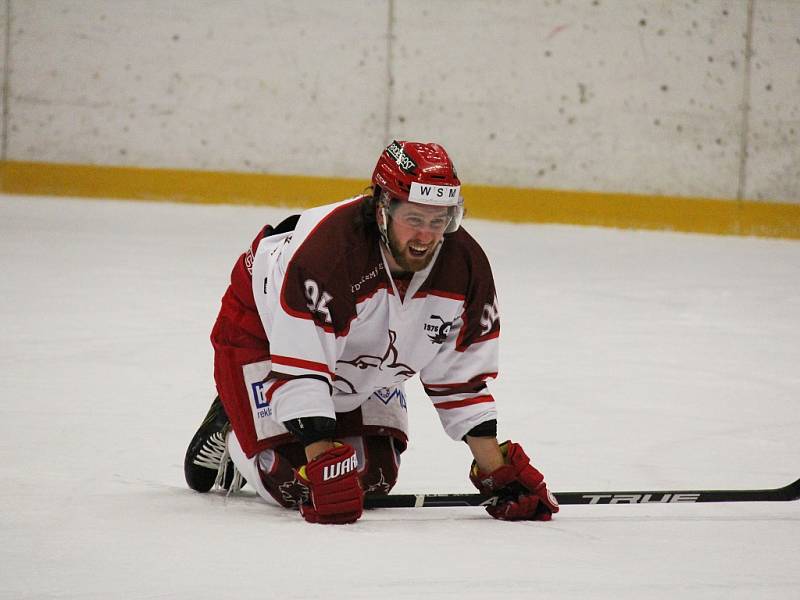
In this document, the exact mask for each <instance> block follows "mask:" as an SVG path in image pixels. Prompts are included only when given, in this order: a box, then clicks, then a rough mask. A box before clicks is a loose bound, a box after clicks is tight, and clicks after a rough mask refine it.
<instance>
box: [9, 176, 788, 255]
mask: <svg viewBox="0 0 800 600" xmlns="http://www.w3.org/2000/svg"><path fill="white" fill-rule="evenodd" d="M367 185H369V181H367V180H365V179H344V178H333V177H311V176H303V175H272V174H261V173H232V172H216V171H194V170H182V169H151V168H137V167H107V166H94V165H70V164H56V163H37V162H18V161H5V162H2V163H0V192H3V193H6V194H32V195H47V196H75V197H88V198H121V199H133V200H153V201H156V200H158V201H170V202H196V203H213V204H262V205H273V206H290V207H303V208H305V207H311V206H318V205H320V204H325V203H328V202H335V201H337V200H342V199H344V198H347V197H350V196H354V195H356V194H358V193H360V192H362V191H363V190H364V189H365V188H366V187H367ZM462 192H463V194H464V197H465V199H466V205H467V214H468V216H470V217H475V218H480V219H492V220H500V221H511V222H516V223H561V224H572V225H592V226H599V227H616V228H623V229H652V230H668V231H683V232H693V233H712V234H721V235H755V236H762V237H778V238H791V239H800V204H780V203H775V202H753V201H739V200H718V199H710V198H681V197H665V196H646V195H636V194H615V193H598V192H577V191H564V190H544V189H527V188H510V187H496V186H484V185H464V186H463V188H462Z"/></svg>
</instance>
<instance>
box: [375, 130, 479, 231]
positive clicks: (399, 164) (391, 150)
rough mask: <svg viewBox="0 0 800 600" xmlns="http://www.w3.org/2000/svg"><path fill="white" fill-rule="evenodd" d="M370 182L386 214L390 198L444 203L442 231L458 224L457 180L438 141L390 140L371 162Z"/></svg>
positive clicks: (460, 200) (460, 214) (461, 206)
mask: <svg viewBox="0 0 800 600" xmlns="http://www.w3.org/2000/svg"><path fill="white" fill-rule="evenodd" d="M372 184H373V185H374V186H375V188H376V191H379V195H378V199H379V202H380V204H381V205H382V206H383V209H384V210H387V211H388V213H389V214H391V212H392V210H391V206H392V201H408V202H416V203H419V204H428V205H432V206H444V207H447V208H448V214H449V217H450V221H449V223H448V225H447V228H446V229H445V233H452V232H454V231H455V230H456V229H458V227H459V226H460V225H461V219H462V217H463V215H464V199H463V198H462V197H461V181H459V179H458V175H457V174H456V170H455V167H453V162H452V161H451V160H450V157H449V156H448V155H447V151H446V150H445V149H444V148H442V147H441V146H440V145H439V144H430V143H429V144H424V143H420V142H403V141H400V142H398V141H394V142H392V143H391V144H389V146H388V147H387V148H386V149H385V150H384V151H383V152H382V153H381V156H380V158H379V159H378V164H377V165H375V170H374V171H373V172H372ZM382 233H383V232H382Z"/></svg>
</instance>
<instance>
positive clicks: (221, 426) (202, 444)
mask: <svg viewBox="0 0 800 600" xmlns="http://www.w3.org/2000/svg"><path fill="white" fill-rule="evenodd" d="M230 429H231V423H230V421H229V420H228V415H226V414H225V409H224V408H223V406H222V402H221V401H220V399H219V396H217V397H216V398H214V402H212V403H211V408H210V409H209V411H208V414H207V415H206V418H205V419H204V420H203V423H202V424H201V425H200V429H198V430H197V433H195V434H194V437H193V438H192V441H191V442H190V443H189V447H188V448H187V449H186V457H185V458H184V460H183V473H184V476H185V477H186V483H188V484H189V487H190V488H192V489H193V490H196V491H198V492H207V491H209V490H210V489H211V488H212V487H214V485H219V486H220V487H222V488H224V489H226V490H228V489H230V488H231V486H232V485H234V487H236V488H237V489H238V488H240V487H241V486H242V485H243V484H244V480H243V479H242V478H241V476H240V475H239V474H238V472H236V469H235V467H234V466H233V461H232V460H231V459H230V457H229V456H228V449H227V447H226V444H225V436H227V435H228V431H230ZM235 475H236V476H237V477H234V476H235ZM234 479H236V481H234Z"/></svg>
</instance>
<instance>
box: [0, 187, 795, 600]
mask: <svg viewBox="0 0 800 600" xmlns="http://www.w3.org/2000/svg"><path fill="white" fill-rule="evenodd" d="M288 212H289V211H288V210H281V209H274V208H248V207H229V206H216V207H209V206H188V205H170V204H155V203H154V204H149V203H127V202H104V201H90V200H80V199H74V200H69V199H48V198H27V197H26V198H22V197H12V196H4V197H2V198H0V265H2V277H0V340H1V341H2V344H0V375H2V394H3V401H2V403H1V404H0V481H2V488H0V536H1V537H2V543H1V544H0V598H3V599H14V600H18V599H23V598H26V599H27V598H80V599H87V598H98V599H100V598H102V599H108V598H126V599H128V598H131V599H133V598H191V599H193V600H195V599H202V598H232V599H236V600H244V599H248V598H259V599H262V598H280V599H281V600H289V599H295V598H322V599H326V600H333V599H338V598H347V599H370V600H374V599H376V598H381V599H387V600H391V599H394V598H397V599H406V598H408V599H411V598H415V599H416V598H426V599H427V598H432V599H433V598H437V599H438V598H442V599H454V600H467V599H471V598H475V599H477V598H482V599H484V598H499V599H503V600H511V599H516V598H537V599H549V598H581V599H586V598H620V599H629V598H630V599H634V598H636V599H637V600H640V599H642V598H675V597H681V598H704V599H705V598H726V599H729V598H747V599H751V598H759V599H761V598H782V599H783V598H800V558H798V556H799V554H798V550H800V547H799V542H798V540H799V539H800V502H794V503H762V504H756V503H749V504H709V505H695V506H692V505H667V506H654V505H648V506H574V507H564V508H563V509H562V511H561V513H560V514H559V515H558V516H557V518H556V519H555V520H554V521H552V522H551V523H502V522H497V521H494V520H492V519H490V518H489V517H488V516H487V515H485V513H483V511H482V510H481V509H479V508H455V509H446V508H438V509H395V510H389V509H387V510H380V511H373V512H369V513H367V514H366V515H365V516H364V517H363V519H362V520H361V521H359V522H358V523H357V524H355V525H352V526H341V527H336V526H313V525H309V524H306V523H305V522H303V521H302V520H301V518H300V517H299V516H298V515H296V514H293V513H288V512H286V511H283V510H281V509H277V508H273V507H270V506H268V505H266V504H265V503H263V502H261V501H260V500H259V499H258V498H256V497H254V496H253V495H252V493H251V492H247V493H243V494H242V495H241V496H237V497H230V498H226V497H224V496H222V495H218V494H208V495H200V494H196V493H194V492H191V491H190V490H188V489H187V488H186V486H185V484H184V482H183V473H182V460H183V453H184V451H185V448H186V445H187V443H188V441H189V439H190V438H191V436H192V435H193V433H194V431H195V429H196V427H197V426H198V424H199V422H200V420H201V419H202V417H203V416H204V414H205V412H206V410H207V409H208V405H209V403H210V401H211V398H212V396H213V380H212V370H211V361H212V356H211V348H210V344H209V342H208V334H209V331H210V328H211V325H212V323H213V320H214V317H215V315H216V311H217V309H218V306H219V298H220V297H221V295H222V293H223V292H224V290H225V287H226V285H227V280H228V275H229V272H230V269H231V267H232V265H233V262H234V260H235V259H236V257H237V256H238V255H239V253H240V252H241V251H242V250H243V249H244V248H245V247H246V246H247V244H248V243H249V242H250V240H251V239H252V237H253V236H254V235H255V234H256V232H257V231H258V229H259V228H260V226H261V225H262V224H264V223H266V222H275V221H277V220H278V219H280V218H282V216H284V215H286V214H288ZM466 227H467V228H468V229H469V230H470V231H471V232H472V233H473V235H475V237H476V238H477V239H478V240H479V241H480V242H481V243H482V245H483V246H484V248H485V249H486V251H487V253H488V254H489V256H490V258H491V259H492V261H493V267H494V271H495V276H496V279H497V284H498V288H499V299H500V308H501V311H502V312H501V314H502V323H503V336H502V357H501V374H500V378H499V380H498V381H497V382H496V383H495V384H494V385H493V387H492V390H493V392H494V394H495V396H496V398H497V400H498V403H499V408H500V413H501V435H503V436H506V437H511V438H513V439H515V440H519V441H521V442H523V443H524V445H525V448H526V449H527V451H528V452H529V453H530V454H531V455H532V457H533V458H534V461H535V463H536V464H537V465H538V466H539V467H540V468H541V469H542V470H543V471H544V473H545V474H546V476H547V478H548V481H549V482H550V484H551V487H552V488H554V489H555V490H556V491H558V490H562V491H573V490H596V489H634V488H640V487H647V488H692V487H701V488H738V487H745V488H749V487H774V486H779V485H783V484H786V483H788V482H789V481H793V480H794V479H796V478H797V477H798V476H800V436H798V433H797V432H798V428H799V426H800V243H798V242H791V241H779V240H766V239H752V238H733V237H730V238H726V237H711V236H699V235H684V234H671V233H653V232H648V233H643V232H634V231H616V230H608V229H606V230H603V229H591V228H577V227H562V226H536V225H506V224H498V223H489V222H479V221H472V222H470V221H469V220H468V221H467V222H466ZM410 390H411V398H410V401H409V409H410V418H411V426H412V435H413V440H412V443H411V446H410V448H409V450H408V452H407V453H406V455H405V457H404V464H403V467H402V469H401V479H400V483H399V484H398V486H397V488H396V491H397V492H401V493H407V492H417V491H423V492H469V491H472V490H471V487H470V484H469V483H468V481H467V479H466V470H467V465H468V462H469V456H468V451H467V450H466V448H465V447H464V446H463V445H462V444H458V443H454V442H451V441H450V440H449V439H448V438H447V437H446V436H445V435H444V433H443V432H442V431H441V428H440V426H439V424H438V421H437V419H436V416H435V413H434V411H433V410H432V409H431V408H430V406H429V403H428V400H427V399H426V398H425V397H424V395H423V394H422V392H421V389H420V387H419V386H418V384H416V383H415V384H414V385H412V386H411V387H410Z"/></svg>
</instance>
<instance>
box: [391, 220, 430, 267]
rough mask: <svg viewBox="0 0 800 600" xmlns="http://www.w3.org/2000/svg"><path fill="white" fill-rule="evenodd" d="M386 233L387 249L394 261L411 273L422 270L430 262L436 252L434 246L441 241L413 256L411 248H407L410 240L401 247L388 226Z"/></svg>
mask: <svg viewBox="0 0 800 600" xmlns="http://www.w3.org/2000/svg"><path fill="white" fill-rule="evenodd" d="M387 233H388V238H389V251H390V252H391V253H392V258H393V259H394V262H396V263H397V266H398V267H400V268H401V269H403V270H404V271H410V272H412V273H416V272H417V271H422V270H424V269H425V268H426V267H427V266H428V265H429V264H430V262H431V260H433V256H434V254H436V248H437V247H438V246H439V244H440V243H441V240H440V241H439V242H438V243H433V244H431V247H430V248H428V250H427V251H426V252H425V254H422V255H420V256H415V255H414V254H412V252H411V248H409V245H410V241H409V242H406V244H405V246H403V247H401V246H400V244H399V243H398V242H397V238H395V236H394V233H393V232H392V230H391V228H389V231H388V232H387Z"/></svg>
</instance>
